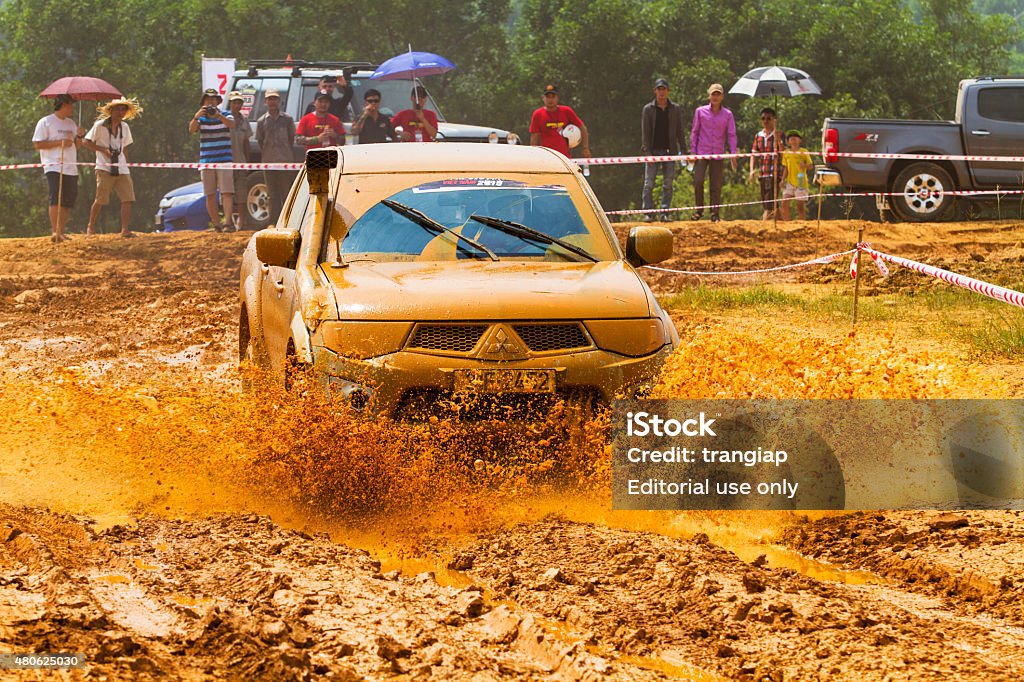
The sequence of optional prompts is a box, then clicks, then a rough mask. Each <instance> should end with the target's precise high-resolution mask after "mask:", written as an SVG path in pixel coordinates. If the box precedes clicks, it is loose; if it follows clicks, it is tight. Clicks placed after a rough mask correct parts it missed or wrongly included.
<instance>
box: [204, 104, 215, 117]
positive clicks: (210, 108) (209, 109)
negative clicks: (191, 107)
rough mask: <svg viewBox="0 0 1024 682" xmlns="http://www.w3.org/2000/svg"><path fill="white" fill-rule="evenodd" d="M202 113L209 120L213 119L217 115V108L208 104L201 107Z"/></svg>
mask: <svg viewBox="0 0 1024 682" xmlns="http://www.w3.org/2000/svg"><path fill="white" fill-rule="evenodd" d="M203 113H205V114H206V115H207V116H209V117H210V118H213V117H214V116H216V115H217V107H215V106H214V105H212V104H209V105H207V106H205V107H203Z"/></svg>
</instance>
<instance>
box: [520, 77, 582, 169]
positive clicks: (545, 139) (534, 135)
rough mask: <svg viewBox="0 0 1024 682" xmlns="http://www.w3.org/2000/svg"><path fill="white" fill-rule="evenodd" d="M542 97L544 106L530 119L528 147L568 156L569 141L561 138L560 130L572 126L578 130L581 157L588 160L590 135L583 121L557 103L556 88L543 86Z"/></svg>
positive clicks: (573, 112) (568, 108) (570, 109)
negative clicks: (542, 148) (580, 141)
mask: <svg viewBox="0 0 1024 682" xmlns="http://www.w3.org/2000/svg"><path fill="white" fill-rule="evenodd" d="M543 97H544V106H542V107H540V108H539V109H537V110H536V111H534V112H533V117H532V118H531V119H530V145H531V146H534V147H536V146H538V145H539V146H541V147H547V148H548V149H554V150H555V151H557V152H561V153H562V154H565V155H566V156H569V155H570V152H569V141H568V140H566V139H565V137H563V136H562V129H563V128H565V126H567V125H574V126H576V127H577V128H579V129H580V133H581V136H582V146H583V156H585V157H587V158H590V133H588V132H587V126H586V125H585V124H584V123H583V119H581V118H580V117H579V116H577V115H576V112H575V111H573V110H572V107H567V106H564V105H561V104H559V103H558V87H557V86H555V85H545V86H544V95H543Z"/></svg>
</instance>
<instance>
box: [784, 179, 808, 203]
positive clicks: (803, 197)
mask: <svg viewBox="0 0 1024 682" xmlns="http://www.w3.org/2000/svg"><path fill="white" fill-rule="evenodd" d="M808 196H809V193H808V191H807V188H806V187H797V186H796V185H794V184H792V183H789V182H787V183H786V185H785V187H783V189H782V198H783V199H796V200H797V201H807V198H808Z"/></svg>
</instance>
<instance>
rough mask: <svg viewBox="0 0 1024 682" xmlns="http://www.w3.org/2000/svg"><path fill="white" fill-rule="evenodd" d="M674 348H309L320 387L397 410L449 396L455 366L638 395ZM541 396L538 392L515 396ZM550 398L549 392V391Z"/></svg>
mask: <svg viewBox="0 0 1024 682" xmlns="http://www.w3.org/2000/svg"><path fill="white" fill-rule="evenodd" d="M671 352H672V347H671V345H665V346H663V347H661V348H660V349H659V350H657V351H655V352H654V353H652V354H651V355H647V356H644V357H640V358H631V357H626V356H623V355H618V354H616V353H611V352H608V351H604V350H599V349H595V350H587V351H582V352H577V353H570V354H564V355H555V356H551V355H548V356H546V357H539V358H530V359H526V360H517V361H508V362H500V363H498V362H482V361H480V360H478V359H474V358H455V357H441V356H436V355H429V354H425V353H417V352H410V351H404V350H403V351H399V352H396V353H391V354H389V355H383V356H379V357H375V358H371V359H368V360H355V359H351V358H346V357H343V356H341V355H338V354H337V353H335V352H333V351H331V350H330V349H328V348H325V347H322V346H314V347H313V366H314V371H315V372H316V375H317V377H318V378H319V380H320V382H321V384H322V385H323V386H324V388H325V389H326V390H328V391H330V392H332V393H334V394H336V395H341V396H342V397H345V398H349V399H352V398H353V396H356V398H357V399H356V400H353V404H354V406H356V407H359V408H360V409H361V408H363V407H364V406H365V407H366V408H367V409H369V410H371V411H373V412H379V413H386V414H392V415H393V414H395V413H396V412H398V411H400V410H401V408H402V407H403V406H404V405H406V404H408V403H409V402H410V398H412V397H415V396H417V395H423V394H429V395H431V396H433V397H435V398H437V397H440V398H444V397H447V396H451V395H453V393H454V392H453V387H454V376H455V371H456V370H480V369H502V370H516V369H534V370H536V369H551V370H554V372H555V385H556V389H555V395H556V396H569V395H579V394H591V395H593V396H595V397H597V398H599V399H601V400H602V401H604V402H611V401H612V400H614V399H616V398H620V397H633V396H635V395H637V394H638V393H642V392H643V391H644V390H645V389H647V388H649V387H650V385H651V384H652V383H653V382H654V380H655V379H656V378H657V374H658V371H659V370H660V369H661V366H662V364H663V363H664V362H665V360H666V359H667V358H668V356H669V354H670V353H671ZM516 395H519V396H524V397H540V395H541V394H530V393H524V394H516ZM547 395H548V396H550V395H551V394H547Z"/></svg>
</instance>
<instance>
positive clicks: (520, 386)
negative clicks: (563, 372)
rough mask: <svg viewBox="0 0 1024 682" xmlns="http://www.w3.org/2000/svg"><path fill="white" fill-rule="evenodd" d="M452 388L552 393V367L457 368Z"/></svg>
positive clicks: (553, 378) (463, 390)
mask: <svg viewBox="0 0 1024 682" xmlns="http://www.w3.org/2000/svg"><path fill="white" fill-rule="evenodd" d="M453 388H454V389H455V390H456V391H457V392H466V393H554V392H555V370H553V369H459V370H455V382H454V386H453Z"/></svg>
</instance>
